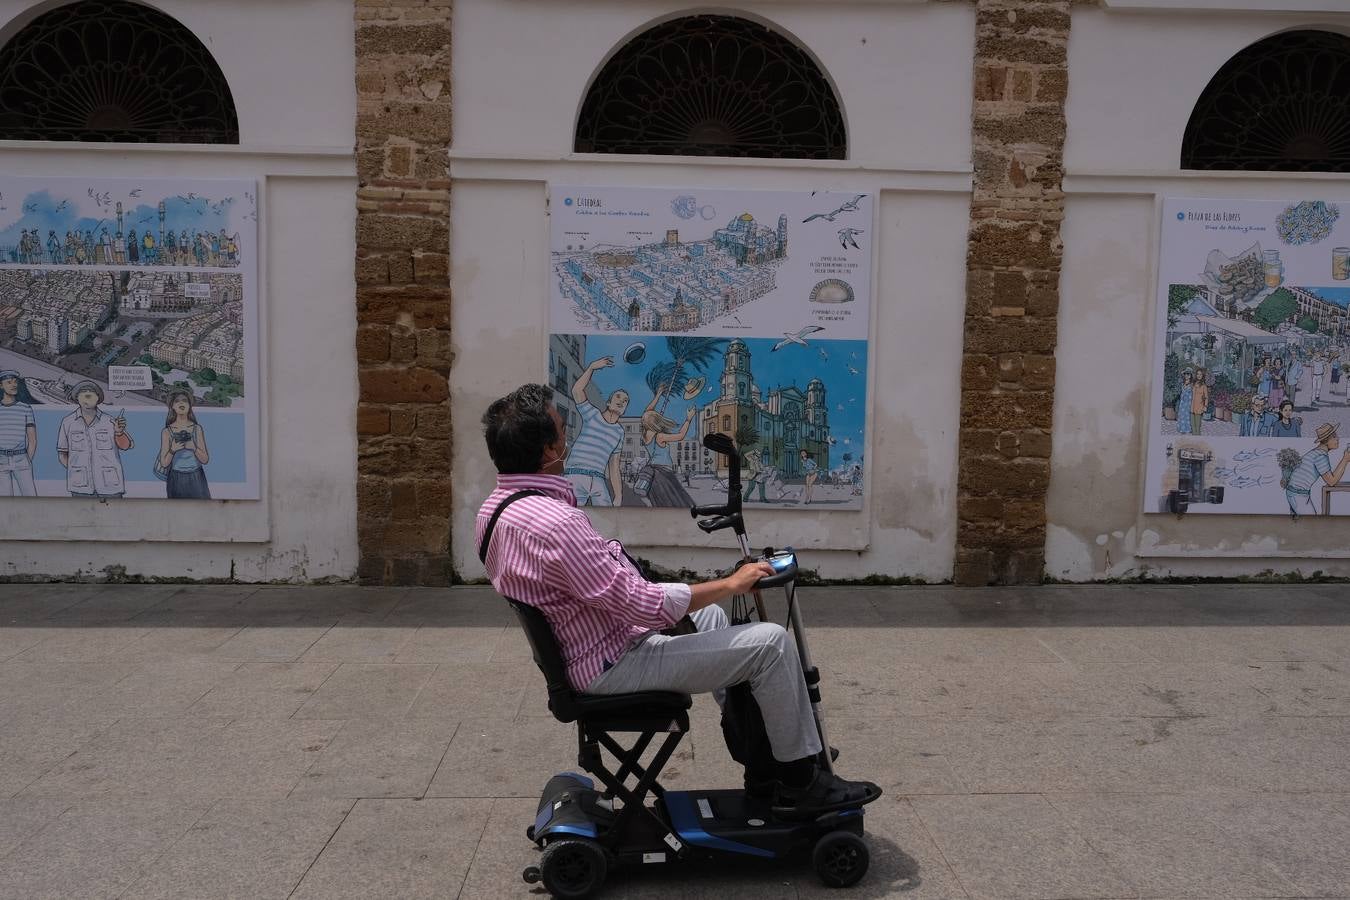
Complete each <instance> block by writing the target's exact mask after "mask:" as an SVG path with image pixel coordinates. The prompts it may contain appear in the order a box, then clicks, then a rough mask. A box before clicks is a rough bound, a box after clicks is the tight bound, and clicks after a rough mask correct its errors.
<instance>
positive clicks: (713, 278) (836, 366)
mask: <svg viewBox="0 0 1350 900" xmlns="http://www.w3.org/2000/svg"><path fill="white" fill-rule="evenodd" d="M550 194H551V199H550V219H551V224H550V228H551V231H550V234H551V243H552V260H551V279H550V280H551V312H550V320H551V338H550V342H549V379H550V382H551V384H552V386H553V388H554V391H555V392H556V396H557V402H558V407H559V410H560V412H561V413H562V415H563V417H564V419H565V421H566V423H567V429H568V446H569V447H570V448H571V449H570V451H569V453H568V457H567V460H566V462H565V465H566V471H565V474H566V476H567V478H568V479H569V480H570V481H571V482H572V486H573V489H574V490H575V491H576V494H577V500H578V502H579V503H581V504H582V505H593V506H633V507H679V506H683V507H688V506H690V505H691V504H693V503H709V502H713V501H714V500H716V498H717V497H719V496H721V497H724V496H725V492H726V483H725V477H726V468H725V463H724V462H723V461H721V460H720V459H719V458H718V457H717V456H716V455H715V454H712V453H710V452H709V451H707V450H705V449H704V447H703V446H702V443H701V441H702V438H703V436H704V435H706V434H710V433H712V432H722V433H724V434H727V435H730V436H731V437H733V438H734V439H735V441H736V445H737V447H738V449H739V452H740V454H741V465H742V471H743V473H744V475H743V478H744V482H743V483H744V491H745V495H744V497H745V500H746V501H747V502H750V503H763V504H767V505H771V506H777V507H783V508H796V509H817V510H832V509H859V508H861V506H862V500H863V491H864V472H865V466H866V459H865V456H864V443H863V438H864V434H865V425H866V410H867V351H868V327H869V322H870V316H871V278H872V252H871V248H872V237H873V231H874V224H873V215H872V198H871V197H870V196H869V195H867V194H860V193H834V192H828V191H796V192H787V191H784V192H770V191H730V190H694V189H687V190H677V189H664V188H614V187H578V186H565V185H553V186H552V187H551V191H550Z"/></svg>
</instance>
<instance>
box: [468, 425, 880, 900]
mask: <svg viewBox="0 0 1350 900" xmlns="http://www.w3.org/2000/svg"><path fill="white" fill-rule="evenodd" d="M703 445H704V446H705V447H707V448H708V449H710V450H713V451H715V452H717V453H720V454H722V455H723V456H725V457H726V459H727V502H726V503H725V504H724V505H710V506H695V507H694V508H693V509H692V510H690V512H691V514H692V515H693V517H694V518H696V519H700V517H703V518H701V519H700V520H699V522H698V527H699V528H701V529H702V530H703V531H705V532H709V533H711V532H713V531H718V530H721V529H724V528H731V529H733V530H734V531H735V533H736V536H737V538H738V540H739V542H740V549H741V560H742V561H746V560H750V559H752V558H759V559H763V560H765V561H767V562H768V563H769V564H770V565H771V566H772V567H773V569H774V571H775V574H774V575H772V576H768V577H765V578H763V579H761V580H760V581H759V582H758V584H757V585H756V590H755V591H754V592H753V595H752V597H753V606H754V609H755V613H756V614H757V616H758V618H759V619H760V620H762V621H767V619H766V618H765V610H764V605H763V602H762V600H761V598H760V595H759V590H760V589H765V588H773V587H782V588H783V589H784V591H785V592H786V601H787V617H788V623H789V627H790V628H791V630H792V632H793V635H794V636H795V638H796V646H797V651H798V653H799V654H800V657H801V663H802V671H803V673H804V676H805V678H806V681H807V685H808V692H809V695H810V698H811V705H812V710H813V712H814V713H815V720H816V726H817V729H818V730H819V732H820V737H821V746H822V747H824V748H827V749H826V750H823V751H822V752H821V754H820V758H819V765H821V766H823V767H825V768H827V769H829V768H830V766H831V762H832V758H831V753H832V752H831V751H830V750H829V749H828V748H829V741H828V740H827V737H826V731H825V722H824V720H823V718H822V717H821V714H820V686H819V681H820V675H819V672H818V671H817V670H816V669H815V668H814V667H813V666H812V665H811V655H810V650H809V648H808V647H807V643H806V634H805V630H804V628H803V627H802V620H801V611H800V609H799V607H798V603H797V599H796V593H795V590H794V587H795V582H796V577H797V559H796V554H795V553H794V552H793V551H792V550H791V549H786V550H780V551H777V552H775V551H773V550H772V549H768V550H765V552H764V553H763V554H762V555H761V556H758V557H754V556H752V554H751V552H750V542H749V538H748V537H747V536H746V532H745V523H744V518H743V515H742V500H741V479H740V456H739V453H738V452H737V449H736V446H735V443H734V442H733V441H732V439H731V438H730V437H728V436H726V435H724V434H717V433H714V434H710V435H708V436H706V437H705V438H704V439H703ZM510 499H511V498H508V500H507V502H510ZM505 505H506V504H505V503H503V507H504V506H505ZM495 522H496V517H495V516H494V517H493V521H492V523H491V524H489V526H488V529H487V532H486V534H485V535H484V538H483V542H482V544H481V546H480V548H479V555H480V557H481V558H483V559H486V556H487V547H488V542H489V541H490V540H491V536H492V525H493V524H495ZM738 565H739V563H738ZM506 599H507V602H508V603H510V605H511V608H512V609H513V610H514V611H515V613H516V615H517V617H518V618H519V620H520V624H521V626H522V627H523V628H524V630H525V634H526V637H527V638H528V641H529V644H530V649H531V652H532V653H533V656H534V661H535V663H536V665H538V667H539V669H540V671H541V672H543V674H544V678H545V680H546V682H547V685H548V697H549V701H548V705H549V710H550V711H551V712H552V713H553V715H554V717H555V718H557V719H558V721H560V722H565V723H568V722H576V723H577V746H578V752H577V764H578V765H579V766H580V767H581V768H582V769H583V770H585V771H586V772H588V773H590V774H591V775H593V776H594V777H595V778H596V779H598V780H599V782H600V784H599V785H597V784H596V782H595V780H593V779H592V778H590V777H587V776H586V775H582V774H578V773H575V772H563V773H561V774H558V775H555V776H553V777H552V778H550V779H549V781H548V783H547V784H546V785H545V786H544V791H543V795H542V796H541V797H540V800H539V807H538V813H537V815H536V817H535V820H534V824H532V825H530V826H529V827H528V828H527V829H526V831H525V835H526V837H527V838H528V839H529V840H531V841H533V842H534V843H535V844H536V845H538V846H539V847H541V848H542V849H543V855H542V857H541V859H540V861H539V864H538V865H532V866H529V867H528V868H526V869H525V871H524V873H523V875H522V877H523V878H524V880H525V881H526V883H528V884H535V883H537V882H539V881H542V882H543V884H544V887H545V888H546V889H547V890H548V891H549V892H550V893H551V894H552V895H553V896H554V897H561V898H581V897H589V896H591V895H592V894H594V893H595V892H596V891H597V890H598V889H599V888H600V886H601V885H602V884H603V883H604V880H605V876H606V874H607V872H608V871H609V870H610V869H612V868H614V867H615V866H618V865H631V864H636V865H653V864H656V865H665V864H671V863H676V862H682V861H687V860H693V859H697V858H709V857H722V858H726V857H746V856H748V857H757V858H761V859H766V860H784V859H800V858H802V855H803V854H804V853H808V852H809V853H810V856H811V860H812V862H813V865H814V867H815V870H816V873H817V875H818V876H819V877H820V878H821V880H822V881H823V882H824V883H825V884H827V885H829V886H832V887H847V886H849V885H853V884H856V883H857V882H858V881H859V879H861V878H862V877H863V875H864V874H865V873H866V871H867V866H868V861H869V856H868V850H867V844H866V843H865V842H864V841H863V838H862V835H863V809H862V807H863V805H864V804H866V803H870V802H871V801H872V800H875V799H876V797H877V796H879V794H874V795H870V796H868V797H867V798H866V799H865V800H863V801H860V802H859V803H858V804H857V805H856V806H852V807H849V808H844V809H834V810H831V811H829V812H825V813H821V814H816V815H811V816H809V817H805V818H792V817H787V816H782V815H776V814H775V812H774V809H773V807H772V801H771V800H769V799H764V798H758V797H756V796H753V795H751V794H749V793H747V792H745V791H739V790H695V791H668V790H665V789H664V788H662V787H661V785H660V784H659V783H658V781H657V778H658V776H659V775H660V773H661V769H662V767H664V766H665V764H666V762H667V761H668V760H669V759H670V757H671V754H672V753H673V752H674V750H675V747H676V745H678V744H679V742H680V739H681V738H683V737H684V735H685V733H686V732H687V731H688V730H689V715H688V710H689V707H690V705H691V698H690V696H689V695H688V694H682V693H673V692H664V691H648V692H643V693H635V694H615V695H588V694H579V693H577V692H575V691H573V690H572V688H571V686H570V685H569V684H568V682H567V678H566V667H565V665H564V663H563V657H562V654H561V652H560V650H559V648H558V645H557V643H556V641H555V640H554V637H553V633H552V630H551V629H550V627H549V625H548V622H547V620H546V619H545V618H544V615H543V613H541V612H540V611H539V610H537V609H535V608H534V607H532V606H529V605H526V604H523V603H519V602H517V601H515V600H511V599H510V598H506ZM751 603H752V600H751V599H750V598H747V597H737V598H734V599H733V609H732V613H731V621H732V623H733V624H736V623H738V621H740V622H743V621H747V620H748V619H749V615H750V607H751ZM755 712H756V715H757V714H758V711H757V710H756V711H755ZM615 735H628V736H630V738H629V740H631V743H629V746H627V747H625V746H623V744H622V743H621V742H620V740H619V739H617V738H616V737H615ZM658 735H660V736H662V740H661V742H660V744H659V746H658V747H657V749H656V751H655V753H654V755H653V756H652V757H651V759H650V760H649V761H648V762H646V763H645V764H644V763H643V761H642V757H643V755H644V754H645V753H646V752H647V750H648V748H649V746H650V745H651V744H652V741H653V740H654V739H655V738H656V737H657V736H658ZM632 736H636V737H632ZM625 742H626V743H627V742H628V741H625ZM602 749H603V750H606V751H608V752H609V753H610V754H611V755H612V756H613V757H614V759H616V760H617V761H618V768H617V769H614V770H611V769H610V768H609V767H608V766H607V764H606V761H605V760H604V759H603V758H602V754H601V751H602ZM630 779H633V780H635V782H636V783H635V784H633V785H632V786H631V787H630V786H629V783H628V782H629V780H630ZM649 801H650V802H649Z"/></svg>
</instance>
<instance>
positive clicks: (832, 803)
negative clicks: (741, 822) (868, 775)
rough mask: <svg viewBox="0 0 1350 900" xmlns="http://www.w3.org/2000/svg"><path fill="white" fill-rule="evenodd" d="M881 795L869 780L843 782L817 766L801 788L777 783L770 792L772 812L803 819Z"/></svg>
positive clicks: (879, 790)
mask: <svg viewBox="0 0 1350 900" xmlns="http://www.w3.org/2000/svg"><path fill="white" fill-rule="evenodd" d="M880 796H881V788H879V787H878V786H877V785H875V784H873V783H872V782H870V781H846V780H844V779H843V778H840V777H839V776H838V775H834V774H832V773H830V772H826V771H825V770H824V769H817V770H816V774H815V777H814V778H812V779H811V783H810V784H808V785H806V786H805V787H789V786H788V785H785V784H783V783H781V782H780V783H779V784H778V789H777V790H776V791H775V792H774V798H773V812H774V815H779V816H783V817H784V818H806V817H810V816H816V815H819V814H821V813H824V812H830V811H832V810H836V809H851V808H853V807H857V806H863V805H864V804H867V803H871V802H872V801H873V800H876V799H877V798H878V797H880Z"/></svg>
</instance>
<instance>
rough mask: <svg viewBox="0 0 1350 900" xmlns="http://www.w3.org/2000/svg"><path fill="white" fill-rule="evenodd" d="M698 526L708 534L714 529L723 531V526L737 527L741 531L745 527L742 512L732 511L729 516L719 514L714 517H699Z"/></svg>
mask: <svg viewBox="0 0 1350 900" xmlns="http://www.w3.org/2000/svg"><path fill="white" fill-rule="evenodd" d="M698 527H699V528H700V529H702V530H703V531H705V532H707V533H708V534H712V533H713V532H714V531H721V530H722V529H723V528H735V529H736V530H737V532H738V533H739V532H740V530H741V529H742V528H743V527H744V525H743V523H742V519H741V514H740V513H732V514H731V515H729V516H717V517H715V518H712V519H699V522H698Z"/></svg>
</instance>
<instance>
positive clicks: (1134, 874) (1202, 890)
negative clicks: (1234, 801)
mask: <svg viewBox="0 0 1350 900" xmlns="http://www.w3.org/2000/svg"><path fill="white" fill-rule="evenodd" d="M1046 799H1048V800H1049V801H1050V804H1051V805H1052V806H1053V807H1054V808H1055V809H1056V810H1057V811H1058V812H1059V813H1060V814H1061V815H1063V816H1064V818H1065V819H1066V820H1067V821H1068V822H1069V823H1070V824H1071V825H1072V827H1073V828H1074V830H1075V831H1076V832H1077V833H1078V834H1079V835H1080V836H1081V837H1082V838H1083V839H1084V840H1086V841H1087V842H1088V844H1089V845H1090V846H1091V847H1092V848H1093V849H1094V850H1096V851H1097V852H1098V853H1100V854H1101V855H1102V856H1103V857H1104V858H1105V859H1107V860H1108V861H1109V862H1110V864H1111V867H1112V868H1113V869H1114V870H1116V871H1118V872H1124V873H1126V874H1127V875H1128V877H1129V880H1130V882H1131V883H1132V884H1134V885H1135V886H1136V887H1137V888H1138V889H1139V891H1140V894H1141V896H1144V897H1158V896H1176V897H1234V896H1239V895H1242V896H1249V897H1294V896H1298V895H1299V893H1300V889H1299V887H1298V885H1296V884H1295V883H1294V882H1293V881H1291V880H1290V879H1289V878H1288V877H1287V876H1286V875H1284V874H1283V873H1281V872H1280V870H1279V869H1278V868H1277V867H1276V866H1275V865H1274V864H1273V863H1272V861H1271V860H1270V859H1269V858H1267V857H1265V856H1264V855H1263V854H1261V853H1259V852H1257V851H1258V850H1259V848H1258V847H1257V846H1255V845H1254V844H1253V843H1252V842H1251V841H1250V840H1249V839H1245V838H1243V837H1242V836H1241V835H1234V834H1233V833H1232V832H1230V831H1227V830H1225V829H1224V828H1223V827H1222V819H1221V818H1220V817H1219V816H1217V815H1216V813H1217V812H1218V810H1217V809H1216V808H1215V806H1214V804H1213V803H1212V802H1210V798H1209V797H1208V796H1205V795H1195V794H1164V795H1157V794H1049V795H1047V798H1046Z"/></svg>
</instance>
